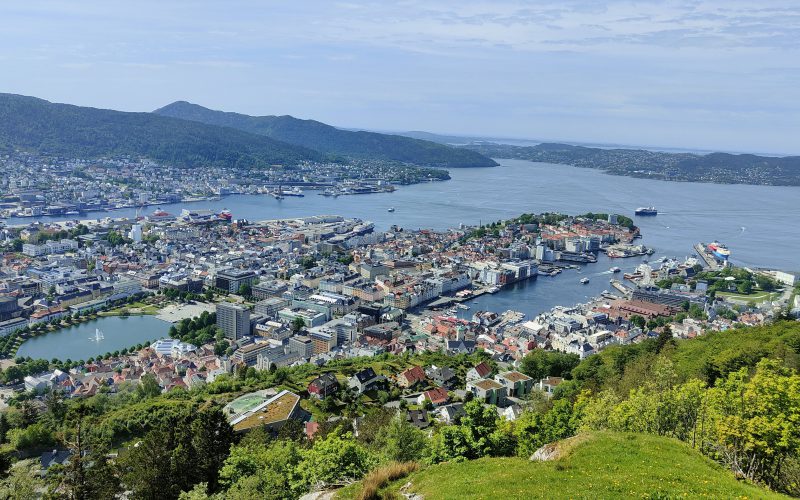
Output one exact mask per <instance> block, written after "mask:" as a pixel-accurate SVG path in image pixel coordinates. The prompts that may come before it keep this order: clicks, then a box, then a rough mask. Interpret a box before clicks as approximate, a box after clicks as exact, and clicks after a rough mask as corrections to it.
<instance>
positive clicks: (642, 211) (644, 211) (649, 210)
mask: <svg viewBox="0 0 800 500" xmlns="http://www.w3.org/2000/svg"><path fill="white" fill-rule="evenodd" d="M633 214H634V215H641V216H648V215H658V210H656V207H639V208H637V209H636V210H635V211H634V212H633Z"/></svg>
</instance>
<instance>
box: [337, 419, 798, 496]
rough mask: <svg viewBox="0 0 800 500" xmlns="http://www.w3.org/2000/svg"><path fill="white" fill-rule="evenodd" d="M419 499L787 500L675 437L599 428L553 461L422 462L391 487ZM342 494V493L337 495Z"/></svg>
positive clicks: (519, 459)
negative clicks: (745, 480)
mask: <svg viewBox="0 0 800 500" xmlns="http://www.w3.org/2000/svg"><path fill="white" fill-rule="evenodd" d="M408 481H411V483H412V484H413V487H412V488H410V491H412V492H414V493H420V494H422V495H423V496H424V497H425V498H426V499H448V498H452V499H465V498H475V499H479V498H480V499H483V498H487V499H488V498H503V499H514V498H520V499H522V498H633V497H637V498H677V497H681V498H684V497H685V498H702V497H705V498H786V497H783V496H781V495H777V494H774V493H772V492H769V491H767V490H765V489H762V488H760V487H757V486H754V485H751V484H747V483H743V482H740V481H737V480H736V479H735V478H734V477H733V475H732V474H731V473H730V472H729V471H727V470H725V469H723V468H722V467H720V466H719V465H717V464H715V463H714V462H712V461H711V460H708V459H707V458H705V457H703V456H701V455H700V454H699V453H698V452H696V451H694V450H692V449H691V448H690V447H689V446H687V445H685V444H684V443H681V442H679V441H677V440H673V439H667V438H660V437H656V436H649V435H644V434H621V433H611V432H600V433H594V434H591V435H587V436H585V437H584V438H577V442H575V443H574V446H573V449H572V450H571V451H567V453H566V456H565V457H563V458H561V459H560V460H557V461H552V462H530V461H528V460H525V459H522V458H485V459H480V460H474V461H471V462H464V463H448V464H440V465H435V466H432V467H428V468H427V469H424V470H422V471H420V472H418V473H415V474H413V475H411V476H410V477H409V478H405V479H400V480H398V481H396V482H395V483H394V484H392V485H391V486H390V490H394V491H397V490H398V489H399V488H400V487H402V485H404V484H406V483H407V482H408ZM343 496H344V495H343Z"/></svg>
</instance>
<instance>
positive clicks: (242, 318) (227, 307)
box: [217, 302, 250, 340]
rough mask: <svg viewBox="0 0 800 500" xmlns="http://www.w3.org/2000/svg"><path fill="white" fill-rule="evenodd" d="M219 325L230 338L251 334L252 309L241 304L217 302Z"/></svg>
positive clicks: (234, 338) (226, 336)
mask: <svg viewBox="0 0 800 500" xmlns="http://www.w3.org/2000/svg"><path fill="white" fill-rule="evenodd" d="M217 327H218V328H220V329H221V330H222V331H223V332H224V333H225V338H228V339H230V340H239V339H240V338H242V337H245V336H247V335H250V311H249V310H247V309H245V308H244V307H242V306H240V305H236V304H231V303H229V302H220V303H219V304H217Z"/></svg>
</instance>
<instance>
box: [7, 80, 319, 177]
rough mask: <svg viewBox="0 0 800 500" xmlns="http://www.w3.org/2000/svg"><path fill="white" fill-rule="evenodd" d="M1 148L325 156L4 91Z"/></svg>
mask: <svg viewBox="0 0 800 500" xmlns="http://www.w3.org/2000/svg"><path fill="white" fill-rule="evenodd" d="M0 148H15V149H22V150H28V151H35V152H40V153H48V154H53V155H58V156H66V157H72V158H95V157H100V156H111V155H128V156H133V157H146V158H150V159H152V160H156V161H161V162H164V163H169V164H173V165H176V166H180V167H193V166H200V165H216V166H223V167H253V166H255V167H266V166H269V165H271V164H287V163H292V162H297V161H300V160H320V159H323V155H321V154H319V153H318V152H316V151H312V150H310V149H305V148H303V147H299V146H296V145H291V144H286V143H283V142H280V141H277V140H274V139H270V138H268V137H263V136H260V135H255V134H249V133H247V132H243V131H241V130H234V129H230V128H224V127H218V126H213V125H207V124H203V123H197V122H191V121H185V120H178V119H175V118H169V117H166V116H159V115H156V114H153V113H125V112H121V111H113V110H108V109H97V108H87V107H80V106H72V105H68V104H55V103H51V102H48V101H45V100H43V99H37V98H34V97H26V96H21V95H15V94H0Z"/></svg>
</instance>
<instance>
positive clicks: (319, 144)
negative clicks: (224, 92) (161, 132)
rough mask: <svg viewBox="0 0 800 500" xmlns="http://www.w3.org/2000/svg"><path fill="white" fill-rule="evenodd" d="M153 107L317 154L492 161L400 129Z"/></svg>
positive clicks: (456, 164)
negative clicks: (368, 128)
mask: <svg viewBox="0 0 800 500" xmlns="http://www.w3.org/2000/svg"><path fill="white" fill-rule="evenodd" d="M153 113H154V114H157V115H160V116H169V117H172V118H180V119H183V120H191V121H194V122H201V123H206V124H211V125H217V126H222V127H230V128H234V129H238V130H242V131H245V132H249V133H253V134H259V135H262V136H266V137H270V138H272V139H275V140H279V141H283V142H286V143H289V144H294V145H297V146H302V147H305V148H309V149H313V150H315V151H317V152H319V153H322V154H333V155H340V156H348V157H352V158H362V159H363V158H366V159H369V158H372V159H379V160H389V161H398V162H404V163H413V164H416V165H422V166H427V167H439V168H460V167H493V166H496V165H497V163H495V161H494V160H491V159H490V158H487V157H485V156H483V155H481V154H480V153H476V152H474V151H469V150H465V149H458V148H453V147H450V146H447V145H443V144H439V143H435V142H432V141H426V140H420V139H414V138H410V137H403V136H400V135H390V134H381V133H377V132H366V131H350V130H343V129H339V128H336V127H333V126H331V125H327V124H325V123H322V122H318V121H316V120H302V119H299V118H295V117H293V116H250V115H245V114H240V113H232V112H226V111H216V110H212V109H208V108H205V107H203V106H200V105H197V104H192V103H189V102H186V101H177V102H173V103H172V104H169V105H167V106H164V107H163V108H159V109H157V110H155V111H154V112H153Z"/></svg>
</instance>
